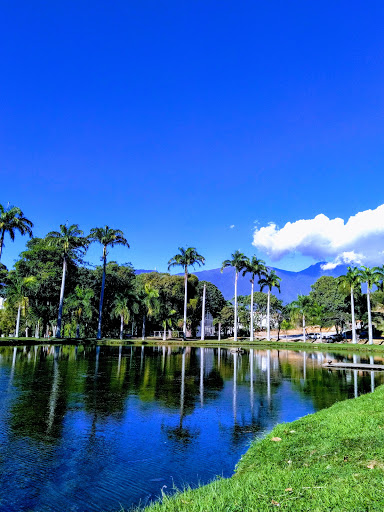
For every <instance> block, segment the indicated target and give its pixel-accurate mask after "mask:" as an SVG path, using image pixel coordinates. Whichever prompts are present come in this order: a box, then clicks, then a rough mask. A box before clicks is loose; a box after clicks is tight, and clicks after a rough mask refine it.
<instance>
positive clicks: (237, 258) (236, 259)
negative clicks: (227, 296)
mask: <svg viewBox="0 0 384 512" xmlns="http://www.w3.org/2000/svg"><path fill="white" fill-rule="evenodd" d="M231 258H232V259H230V260H224V261H223V263H222V265H221V272H223V270H224V269H225V268H227V267H233V268H234V269H235V309H234V329H233V331H234V333H233V339H234V341H237V280H238V278H239V272H241V271H242V270H243V269H244V268H245V265H246V262H247V257H246V256H245V255H244V254H243V253H242V252H240V251H235V252H234V253H233V254H231Z"/></svg>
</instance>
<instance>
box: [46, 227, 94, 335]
mask: <svg viewBox="0 0 384 512" xmlns="http://www.w3.org/2000/svg"><path fill="white" fill-rule="evenodd" d="M46 240H47V242H48V244H49V245H52V246H54V247H57V248H59V249H60V250H61V252H62V257H63V276H62V278H61V288H60V301H59V313H58V316H57V330H56V338H60V337H61V320H62V317H63V303H64V289H65V275H66V272H67V267H68V262H69V260H70V259H79V258H80V257H81V256H82V255H83V254H84V253H85V251H86V250H87V248H88V245H89V242H88V240H87V238H86V237H84V233H83V232H82V230H81V229H80V228H79V225H78V224H72V225H71V226H67V225H66V224H60V231H50V232H49V233H48V234H47V236H46Z"/></svg>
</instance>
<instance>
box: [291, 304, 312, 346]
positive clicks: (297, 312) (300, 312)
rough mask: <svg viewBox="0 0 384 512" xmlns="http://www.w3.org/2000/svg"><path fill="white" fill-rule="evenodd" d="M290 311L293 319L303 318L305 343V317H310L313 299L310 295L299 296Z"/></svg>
mask: <svg viewBox="0 0 384 512" xmlns="http://www.w3.org/2000/svg"><path fill="white" fill-rule="evenodd" d="M290 306H291V307H290V311H291V315H292V317H293V318H295V319H297V318H298V317H301V319H302V322H303V341H304V342H305V317H306V316H309V315H310V308H311V299H310V298H309V297H308V295H299V296H298V297H297V299H296V300H294V301H293V302H291V304H290Z"/></svg>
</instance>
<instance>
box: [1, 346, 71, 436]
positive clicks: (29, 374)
mask: <svg viewBox="0 0 384 512" xmlns="http://www.w3.org/2000/svg"><path fill="white" fill-rule="evenodd" d="M32 350H33V357H32V352H31V351H32ZM59 350H60V347H56V348H55V349H54V350H53V352H52V354H51V355H50V356H49V354H48V351H47V350H44V347H39V350H38V351H35V350H34V348H33V347H32V348H30V347H28V348H27V350H26V352H25V353H23V354H21V357H20V358H19V359H17V361H16V370H17V371H16V372H15V377H14V381H13V385H14V386H15V387H16V388H17V390H18V391H19V393H18V396H17V399H16V400H15V401H13V403H12V408H11V416H10V428H11V431H12V433H13V434H14V435H16V436H23V437H24V436H29V437H31V438H34V439H38V440H40V441H41V440H42V441H46V442H51V441H53V440H57V439H59V438H60V437H61V431H62V423H63V418H64V416H65V413H66V411H67V408H68V396H69V394H70V393H71V391H72V388H73V384H72V382H73V372H72V370H71V368H70V367H69V365H68V361H67V360H66V359H62V360H60V361H59V360H58V358H57V357H54V354H55V351H56V354H57V355H58V351H59ZM48 356H49V357H48Z"/></svg>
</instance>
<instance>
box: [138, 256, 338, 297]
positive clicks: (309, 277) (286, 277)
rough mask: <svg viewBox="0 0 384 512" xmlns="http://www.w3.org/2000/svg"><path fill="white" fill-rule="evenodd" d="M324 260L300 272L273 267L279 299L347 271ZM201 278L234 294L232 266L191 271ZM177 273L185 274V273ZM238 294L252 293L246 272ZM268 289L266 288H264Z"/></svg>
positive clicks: (306, 290)
mask: <svg viewBox="0 0 384 512" xmlns="http://www.w3.org/2000/svg"><path fill="white" fill-rule="evenodd" d="M322 265H324V262H321V263H315V264H314V265H311V266H310V267H308V268H306V269H304V270H300V272H292V271H291V270H282V269H279V268H274V267H270V268H273V270H275V271H276V274H277V275H278V276H279V277H281V286H280V288H281V293H279V291H278V290H277V289H275V288H274V289H273V293H274V294H275V295H277V297H278V298H279V299H282V300H283V302H284V304H287V303H288V302H292V301H293V300H295V299H297V296H298V295H308V293H309V292H310V291H311V285H312V284H314V283H315V282H316V281H317V280H318V279H319V277H321V276H332V277H339V276H341V275H343V274H345V273H346V272H347V265H338V266H337V267H335V268H334V269H330V270H323V269H322V268H321V266H322ZM145 272H155V271H154V270H142V269H140V270H136V273H137V274H141V273H145ZM190 273H191V274H194V275H195V276H197V277H198V278H199V280H201V281H209V282H210V283H213V284H214V285H215V286H217V287H218V288H219V290H220V291H221V293H222V294H223V295H224V298H225V299H227V300H230V299H232V298H233V296H234V290H235V271H234V269H233V268H232V267H227V268H225V269H224V270H223V272H221V271H220V269H219V268H214V269H211V270H199V271H197V272H194V271H193V270H192V271H191V272H190ZM177 275H184V274H183V273H180V274H177ZM237 290H238V295H249V294H250V293H251V283H250V275H249V274H246V275H245V276H244V277H243V275H242V273H240V275H239V280H238V286H237ZM255 291H259V286H258V285H257V283H255ZM264 291H266V289H265V290H264Z"/></svg>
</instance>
